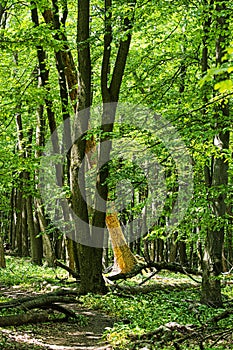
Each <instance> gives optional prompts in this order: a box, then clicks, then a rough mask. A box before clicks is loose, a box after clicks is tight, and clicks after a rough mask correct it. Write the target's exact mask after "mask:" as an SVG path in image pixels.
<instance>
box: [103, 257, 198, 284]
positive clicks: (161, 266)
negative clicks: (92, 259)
mask: <svg viewBox="0 0 233 350" xmlns="http://www.w3.org/2000/svg"><path fill="white" fill-rule="evenodd" d="M150 268H155V269H156V270H157V273H158V272H159V271H161V270H168V271H171V272H179V273H182V274H185V275H195V276H201V275H202V272H201V271H199V270H195V269H190V268H188V267H183V266H182V265H180V264H176V263H167V262H160V263H156V262H149V263H146V264H144V263H141V262H140V263H138V264H137V265H136V266H135V267H134V268H133V270H132V271H130V272H128V273H118V274H114V273H113V274H112V273H111V272H110V273H109V274H107V275H106V277H107V278H108V279H109V280H111V281H116V280H119V279H127V278H132V277H134V276H136V275H138V274H139V273H141V272H142V271H143V270H147V269H150ZM196 282H197V281H196Z"/></svg>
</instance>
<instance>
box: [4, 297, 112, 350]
mask: <svg viewBox="0 0 233 350" xmlns="http://www.w3.org/2000/svg"><path fill="white" fill-rule="evenodd" d="M1 294H2V295H5V296H8V297H9V296H10V297H17V296H18V297H22V296H26V295H28V294H25V293H22V292H21V291H12V290H11V291H10V290H8V291H7V290H6V291H2V290H1ZM66 307H67V305H66ZM69 308H71V309H72V310H73V311H75V312H76V313H77V314H78V315H80V316H79V322H78V323H74V322H72V321H70V322H56V323H53V322H50V323H45V324H38V325H27V326H20V327H14V328H12V327H8V328H6V329H2V328H1V329H0V349H1V350H13V349H20V350H26V349H30V350H34V349H35V350H45V349H51V350H111V349H112V347H111V346H110V345H109V344H107V343H106V342H105V341H104V340H103V338H102V336H103V333H104V331H105V330H106V328H108V327H112V326H113V324H114V319H113V318H111V317H109V316H108V315H105V314H103V313H101V312H99V311H96V310H89V309H87V308H84V307H80V306H79V305H77V304H71V305H69Z"/></svg>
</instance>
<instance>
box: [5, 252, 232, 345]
mask: <svg viewBox="0 0 233 350" xmlns="http://www.w3.org/2000/svg"><path fill="white" fill-rule="evenodd" d="M160 276H161V277H163V278H164V279H167V280H169V279H170V280H174V279H176V281H177V280H179V281H180V282H183V281H184V280H185V281H187V278H185V279H184V277H183V276H182V275H179V274H176V275H175V274H169V273H167V272H166V273H160ZM65 278H68V277H67V274H66V272H64V270H62V269H52V268H48V267H39V266H35V265H32V264H31V263H30V262H29V260H27V259H19V258H15V257H13V258H12V257H8V258H7V268H6V269H0V287H1V288H3V287H14V288H20V289H22V290H25V289H27V290H30V291H38V290H40V291H43V290H44V291H48V290H49V289H50V290H51V289H53V288H59V287H61V286H62V285H63V283H64V282H62V279H63V280H64V279H65ZM137 282H138V281H137V280H136V279H135V280H134V282H133V283H134V284H135V283H137ZM124 283H125V282H124ZM130 283H132V282H130ZM150 283H152V281H150ZM154 283H156V280H155V281H154ZM157 283H158V282H157ZM1 288H0V290H1ZM223 298H224V300H225V301H226V304H225V305H226V307H227V305H228V306H229V305H230V304H229V303H230V299H233V291H232V288H231V287H230V286H226V287H225V288H224V289H223ZM5 299H6V298H5V297H3V296H1V295H0V301H5ZM80 299H81V300H82V301H83V303H84V306H85V307H88V308H90V309H95V310H101V311H103V312H105V313H107V314H109V315H111V316H112V317H114V318H115V319H116V322H115V324H114V327H113V328H108V329H106V331H105V334H104V337H105V339H107V340H108V342H110V344H112V346H113V348H114V349H129V350H130V349H144V350H146V349H162V348H161V346H160V347H156V346H157V345H156V344H150V346H149V347H148V344H143V342H142V343H140V346H139V347H136V346H135V344H134V342H133V341H132V338H133V337H134V338H135V336H137V338H138V339H140V335H142V334H144V333H147V332H150V331H153V330H155V329H156V328H158V327H160V326H161V325H165V324H166V323H168V322H177V323H179V324H182V325H196V326H202V325H203V324H205V323H206V322H207V321H208V320H209V319H210V318H211V317H213V316H214V315H216V314H218V313H221V312H222V311H223V310H224V309H218V310H216V309H214V308H211V307H208V306H206V305H202V304H201V303H200V302H199V300H200V289H199V287H192V288H189V289H186V290H182V291H181V290H179V291H178V290H177V289H174V290H172V291H171V290H169V291H166V289H165V290H164V289H163V290H158V291H156V292H153V293H149V294H138V295H130V294H127V293H123V294H121V293H120V292H118V291H117V290H115V291H114V292H109V293H107V294H106V295H104V296H103V295H101V296H100V295H93V294H88V295H85V296H82V297H80ZM225 305H224V306H225ZM232 324H233V316H232V315H231V316H229V317H228V318H227V319H223V320H221V321H220V322H218V324H217V325H216V329H215V330H216V331H221V330H227V329H228V328H229V327H232ZM77 327H78V325H77ZM163 349H166V350H170V349H175V348H174V346H173V344H172V342H171V344H170V345H169V344H168V345H166V346H165V347H163ZM180 349H200V347H199V346H198V345H197V344H195V342H191V343H190V344H189V346H188V347H187V344H186V345H185V347H183V346H182V345H181V347H180ZM204 349H205V350H208V349H215V350H222V349H232V343H231V344H230V343H229V341H228V340H227V341H224V339H223V340H222V341H220V342H218V344H216V345H213V344H212V347H211V343H208V342H207V343H205V347H204Z"/></svg>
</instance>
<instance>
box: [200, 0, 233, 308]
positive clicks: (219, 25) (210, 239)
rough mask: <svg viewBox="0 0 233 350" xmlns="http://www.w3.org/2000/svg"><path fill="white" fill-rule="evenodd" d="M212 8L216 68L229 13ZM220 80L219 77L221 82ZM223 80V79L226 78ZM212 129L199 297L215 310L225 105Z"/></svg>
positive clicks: (218, 284)
mask: <svg viewBox="0 0 233 350" xmlns="http://www.w3.org/2000/svg"><path fill="white" fill-rule="evenodd" d="M215 6H216V33H217V39H216V66H217V67H219V65H221V64H222V63H223V60H224V54H225V48H226V47H227V45H228V37H227V33H228V31H229V29H228V25H229V10H228V9H227V3H226V1H224V0H221V1H218V2H216V3H215ZM222 78H223V77H221V79H222ZM226 78H227V77H226ZM215 121H216V122H215V127H216V130H217V133H216V136H215V138H214V145H215V147H216V150H217V155H216V156H214V157H212V166H211V169H212V172H210V177H209V180H210V181H208V182H209V183H208V185H209V186H210V188H211V190H212V193H213V194H212V198H211V199H210V210H211V214H212V216H213V217H214V222H213V223H212V225H211V227H209V229H208V232H207V237H206V244H205V251H204V257H203V278H202V296H201V300H202V302H203V303H205V304H208V305H212V306H215V307H221V306H222V296H221V282H220V275H221V272H222V251H223V242H224V231H225V221H224V220H225V215H226V204H225V199H226V186H227V184H228V163H227V159H226V157H225V154H226V152H227V150H228V149H229V127H230V122H229V104H228V102H226V101H222V102H220V105H218V106H216V110H215Z"/></svg>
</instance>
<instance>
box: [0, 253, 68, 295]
mask: <svg viewBox="0 0 233 350" xmlns="http://www.w3.org/2000/svg"><path fill="white" fill-rule="evenodd" d="M58 273H59V274H60V277H61V279H62V278H63V276H64V271H63V270H62V269H60V268H56V269H53V268H49V267H39V266H37V265H34V264H32V263H31V262H30V260H29V259H27V258H17V257H8V256H7V257H6V268H5V269H0V278H1V285H3V286H7V287H12V286H17V288H22V289H26V290H30V289H31V290H37V291H40V290H43V289H48V290H50V289H52V288H53V286H56V285H59V284H60V282H59V281H58V280H57V275H58Z"/></svg>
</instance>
